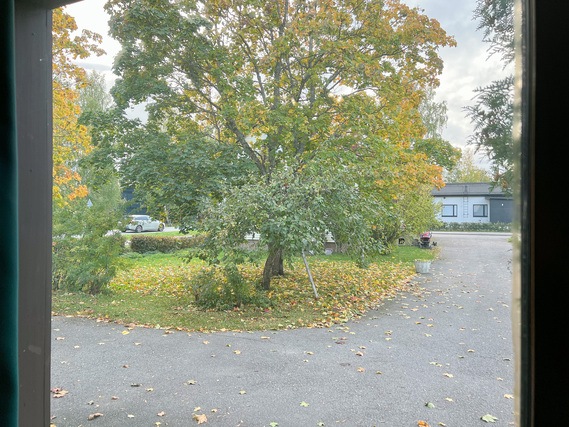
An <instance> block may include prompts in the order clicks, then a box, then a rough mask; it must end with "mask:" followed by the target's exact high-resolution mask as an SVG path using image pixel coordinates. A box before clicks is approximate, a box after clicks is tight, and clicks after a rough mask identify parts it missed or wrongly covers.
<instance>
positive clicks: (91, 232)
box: [52, 183, 125, 294]
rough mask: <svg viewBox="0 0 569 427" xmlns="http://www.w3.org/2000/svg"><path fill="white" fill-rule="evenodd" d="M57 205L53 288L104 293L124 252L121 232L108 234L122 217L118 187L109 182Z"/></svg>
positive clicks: (53, 249)
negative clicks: (89, 203) (84, 196)
mask: <svg viewBox="0 0 569 427" xmlns="http://www.w3.org/2000/svg"><path fill="white" fill-rule="evenodd" d="M89 198H90V199H91V201H92V206H91V207H89V206H88V203H87V199H79V198H76V199H74V200H71V201H69V202H67V203H66V204H64V205H61V206H60V205H55V206H54V214H53V231H54V239H53V245H52V254H53V258H52V260H53V267H52V288H53V289H63V290H66V291H85V292H89V293H91V294H96V293H99V292H101V291H102V290H103V289H104V288H105V287H106V286H107V285H108V284H109V283H110V281H111V280H112V278H113V277H114V275H115V273H116V271H117V262H118V258H119V255H121V254H122V253H123V252H124V243H125V239H124V237H123V236H121V233H118V232H117V233H113V234H112V235H108V234H109V233H108V231H109V230H112V229H113V228H114V227H116V224H117V223H118V221H119V220H120V219H121V218H122V216H123V215H122V210H121V201H120V192H119V189H118V184H115V183H110V184H107V185H105V186H103V187H102V188H101V189H99V190H98V191H94V192H91V193H89Z"/></svg>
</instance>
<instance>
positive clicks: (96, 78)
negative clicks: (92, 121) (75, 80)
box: [78, 70, 113, 114]
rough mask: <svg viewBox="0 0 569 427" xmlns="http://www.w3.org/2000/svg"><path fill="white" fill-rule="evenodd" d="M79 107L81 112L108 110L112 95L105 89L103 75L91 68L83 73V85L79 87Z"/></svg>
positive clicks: (111, 103)
mask: <svg viewBox="0 0 569 427" xmlns="http://www.w3.org/2000/svg"><path fill="white" fill-rule="evenodd" d="M78 103H79V107H80V108H81V113H82V114H85V113H98V112H104V111H107V110H109V109H110V108H111V107H112V105H113V97H112V96H111V94H110V93H109V92H108V91H107V86H106V82H105V76H104V74H102V73H98V72H96V71H95V70H92V71H91V72H90V73H87V74H86V75H85V86H83V87H81V88H80V89H79V99H78Z"/></svg>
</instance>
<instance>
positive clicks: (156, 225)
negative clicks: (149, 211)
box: [124, 215, 164, 233]
mask: <svg viewBox="0 0 569 427" xmlns="http://www.w3.org/2000/svg"><path fill="white" fill-rule="evenodd" d="M130 218H131V219H130V222H129V223H128V224H127V225H126V227H125V230H124V231H125V232H126V231H129V230H130V231H135V232H137V233H141V232H143V231H164V223H162V222H160V221H158V220H155V219H152V218H151V217H149V216H148V215H131V216H130Z"/></svg>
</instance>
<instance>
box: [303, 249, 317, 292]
mask: <svg viewBox="0 0 569 427" xmlns="http://www.w3.org/2000/svg"><path fill="white" fill-rule="evenodd" d="M302 259H303V260H304V266H305V267H306V272H307V273H308V278H309V279H310V284H311V285H312V290H314V298H316V299H318V291H317V290H316V285H315V284H314V279H313V278H312V273H311V272H310V267H308V261H306V255H305V254H304V251H302Z"/></svg>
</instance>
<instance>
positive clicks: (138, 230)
mask: <svg viewBox="0 0 569 427" xmlns="http://www.w3.org/2000/svg"><path fill="white" fill-rule="evenodd" d="M134 231H136V232H137V233H140V232H141V231H142V225H137V226H136V229H135V230H134Z"/></svg>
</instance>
